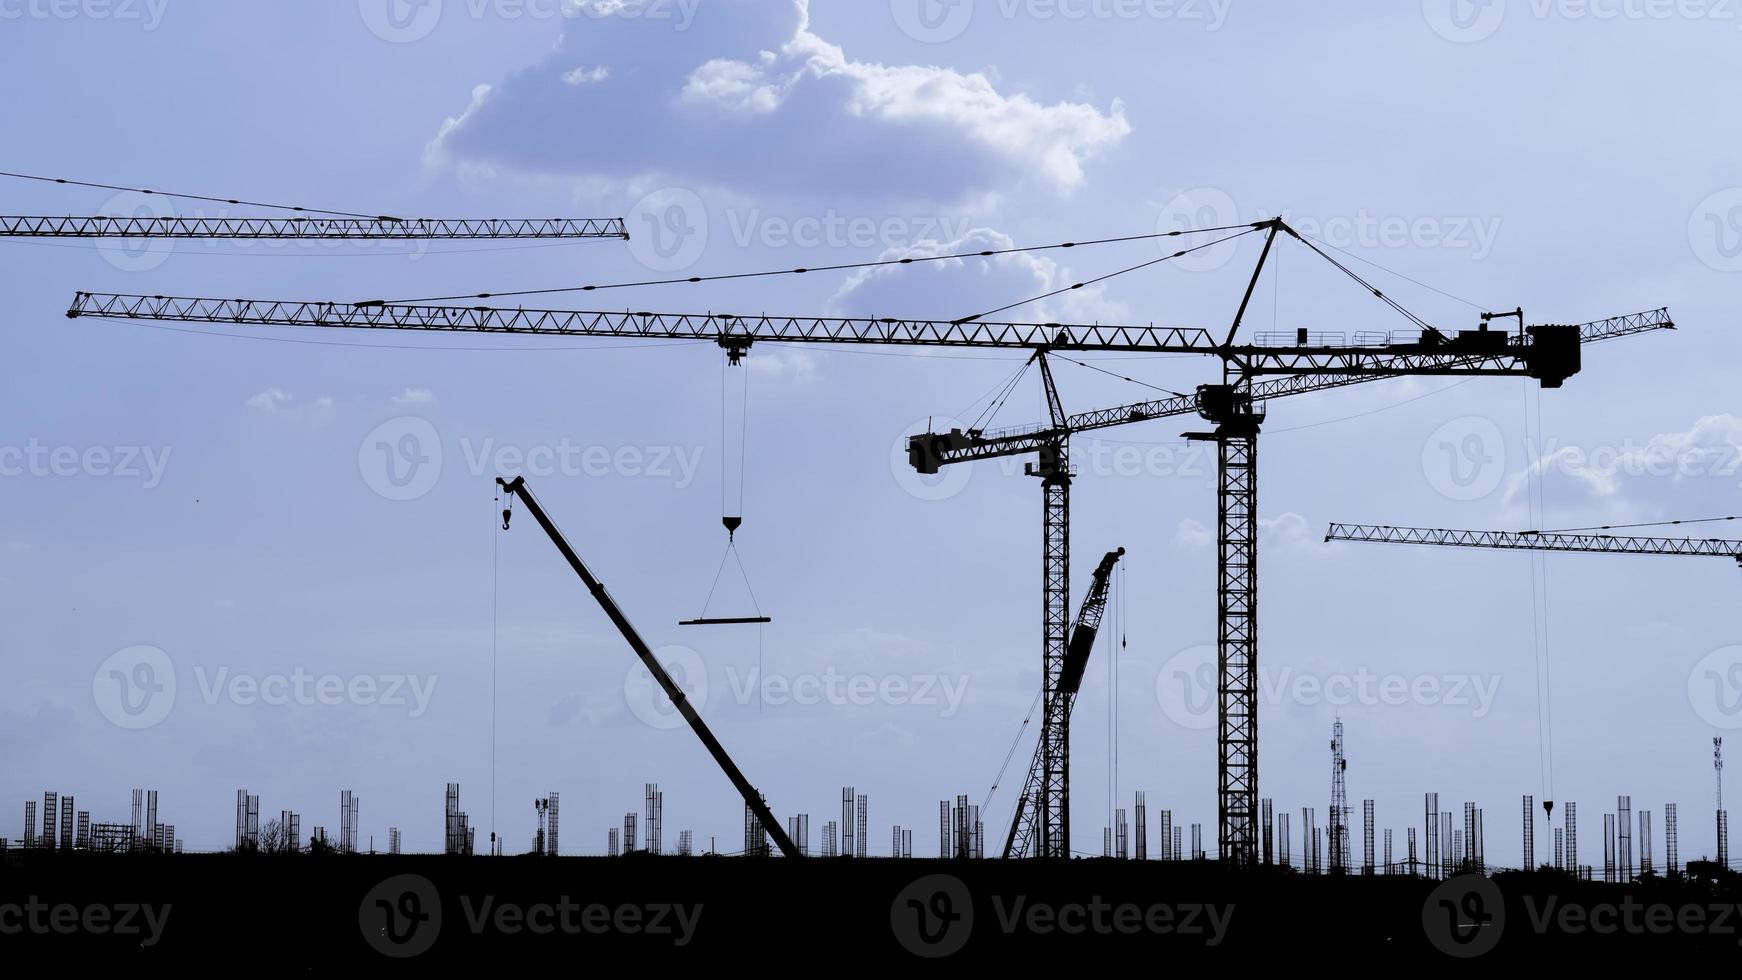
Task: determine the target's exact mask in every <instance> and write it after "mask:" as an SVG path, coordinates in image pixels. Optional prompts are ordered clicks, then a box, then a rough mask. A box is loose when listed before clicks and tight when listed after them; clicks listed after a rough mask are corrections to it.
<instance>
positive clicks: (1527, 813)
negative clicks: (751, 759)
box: [1519, 796, 1536, 871]
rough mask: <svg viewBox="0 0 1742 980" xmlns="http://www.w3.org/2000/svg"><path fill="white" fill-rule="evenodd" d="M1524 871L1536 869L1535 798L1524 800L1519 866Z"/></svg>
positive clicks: (1527, 797) (1528, 797)
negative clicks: (1522, 858)
mask: <svg viewBox="0 0 1742 980" xmlns="http://www.w3.org/2000/svg"><path fill="white" fill-rule="evenodd" d="M1519 867H1520V868H1523V869H1524V870H1526V871H1530V870H1533V869H1534V868H1535V867H1536V797H1534V796H1526V797H1525V798H1524V861H1523V863H1521V864H1520V865H1519Z"/></svg>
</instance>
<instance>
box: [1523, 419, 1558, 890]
mask: <svg viewBox="0 0 1742 980" xmlns="http://www.w3.org/2000/svg"><path fill="white" fill-rule="evenodd" d="M1531 390H1532V387H1531V386H1530V385H1526V387H1525V389H1524V437H1525V448H1526V453H1527V455H1528V456H1532V457H1534V456H1535V449H1534V447H1536V446H1540V445H1541V444H1542V443H1541V441H1540V440H1541V437H1542V432H1541V427H1542V401H1541V395H1540V394H1539V395H1538V397H1537V406H1536V414H1535V416H1534V419H1535V425H1536V432H1535V435H1534V437H1533V435H1532V428H1531V427H1532V419H1533V416H1532V413H1531V407H1530V394H1531ZM1542 469H1543V467H1542V460H1541V459H1540V458H1531V459H1528V460H1527V468H1526V469H1525V474H1524V477H1525V489H1526V497H1525V506H1526V508H1527V509H1528V510H1529V511H1530V518H1531V523H1532V524H1536V525H1539V526H1540V525H1541V524H1542V523H1543V516H1544V511H1545V510H1546V508H1545V506H1544V501H1543V486H1542ZM1529 558H1530V618H1531V634H1530V640H1531V656H1532V660H1533V661H1534V663H1535V673H1536V748H1537V776H1538V779H1539V780H1540V781H1541V785H1542V791H1543V793H1542V802H1543V809H1544V811H1545V812H1549V811H1551V810H1552V807H1553V804H1554V759H1553V732H1552V730H1551V722H1550V708H1549V705H1550V703H1551V696H1550V694H1551V692H1550V679H1551V677H1550V672H1549V661H1548V655H1549V644H1548V636H1549V627H1548V622H1547V619H1548V609H1547V606H1548V569H1547V567H1546V562H1545V556H1544V555H1542V554H1540V553H1536V552H1533V553H1531V554H1530V556H1529ZM1525 857H1526V859H1527V860H1528V861H1530V862H1531V863H1532V864H1534V862H1535V861H1536V856H1535V855H1534V854H1531V855H1525Z"/></svg>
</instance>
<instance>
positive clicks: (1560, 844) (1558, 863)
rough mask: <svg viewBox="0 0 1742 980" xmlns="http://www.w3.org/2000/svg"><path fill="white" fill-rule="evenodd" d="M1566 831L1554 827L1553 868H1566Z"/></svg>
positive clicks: (1557, 869)
mask: <svg viewBox="0 0 1742 980" xmlns="http://www.w3.org/2000/svg"><path fill="white" fill-rule="evenodd" d="M1565 838H1566V831H1564V830H1562V829H1561V828H1559V827H1556V828H1554V868H1555V870H1556V871H1561V870H1564V869H1565V868H1566V851H1565V847H1566V839H1565Z"/></svg>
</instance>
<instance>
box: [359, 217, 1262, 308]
mask: <svg viewBox="0 0 1742 980" xmlns="http://www.w3.org/2000/svg"><path fill="white" fill-rule="evenodd" d="M1236 228H1245V229H1246V230H1247V232H1251V231H1255V230H1257V229H1256V227H1255V226H1253V225H1222V226H1219V227H1214V228H1186V229H1182V230H1180V231H1167V232H1154V233H1151V234H1147V235H1123V236H1120V237H1117V238H1095V239H1090V240H1087V241H1080V242H1059V243H1058V244H1056V245H1018V246H1012V247H1010V248H988V249H977V250H975V251H971V252H952V253H950V254H947V255H913V256H908V257H906V258H900V259H874V260H869V261H865V262H842V263H838V264H835V265H818V266H800V267H799V268H796V269H767V270H763V271H760V272H733V273H724V274H721V275H716V276H682V277H679V278H675V279H643V280H638V281H633V282H612V283H598V284H594V285H589V286H554V287H550V288H546V289H515V290H508V291H498V292H488V293H466V294H464V295H455V296H425V297H420V298H418V299H394V300H379V299H378V300H367V301H365V302H362V303H358V304H357V305H358V306H379V305H382V304H386V303H394V304H398V303H446V302H452V301H457V300H472V299H496V298H498V297H502V296H547V295H551V294H553V293H590V292H594V291H596V290H601V289H631V288H635V287H640V286H677V285H684V284H689V283H703V282H728V281H731V280H736V279H763V278H767V277H769V276H802V275H805V274H807V273H811V272H847V271H851V270H855V269H881V268H885V267H888V266H898V265H918V264H920V263H923V262H948V261H952V260H956V259H975V258H982V259H984V258H994V257H996V256H1000V255H1016V254H1020V253H1025V252H1049V251H1057V250H1059V249H1067V248H1085V247H1088V246H1091V245H1118V244H1123V243H1126V242H1142V241H1154V240H1156V239H1160V238H1177V237H1180V236H1183V235H1206V234H1213V233H1215V232H1220V231H1233V230H1234V229H1236ZM1223 240H1224V241H1226V239H1223ZM1210 244H1212V245H1215V244H1219V243H1218V242H1211V243H1210ZM1193 251H1195V249H1194V250H1193Z"/></svg>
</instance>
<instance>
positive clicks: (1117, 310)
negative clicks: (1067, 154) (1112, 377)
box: [833, 228, 1131, 323]
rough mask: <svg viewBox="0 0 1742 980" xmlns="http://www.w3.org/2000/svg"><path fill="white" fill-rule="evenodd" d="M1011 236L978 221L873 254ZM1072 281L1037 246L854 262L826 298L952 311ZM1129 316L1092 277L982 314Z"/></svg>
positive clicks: (933, 250) (1044, 319)
mask: <svg viewBox="0 0 1742 980" xmlns="http://www.w3.org/2000/svg"><path fill="white" fill-rule="evenodd" d="M1015 244H1016V242H1015V241H1013V240H1012V239H1011V238H1010V236H1008V235H1006V234H1004V233H1003V232H1000V231H996V230H994V229H991V228H977V229H974V230H972V231H970V232H969V233H968V234H967V235H966V236H965V237H963V238H958V239H956V240H954V241H949V242H938V241H922V242H917V243H915V244H913V245H911V246H907V247H905V248H893V249H889V250H887V251H885V252H884V253H883V254H882V255H880V256H879V259H881V260H884V261H888V260H891V259H902V258H919V257H925V256H939V255H959V254H962V253H964V252H980V251H998V250H1001V249H1008V248H1011V247H1012V246H1014V245H1015ZM1075 281H1076V277H1075V276H1073V275H1072V270H1070V269H1068V268H1066V267H1064V266H1061V265H1059V264H1058V263H1057V262H1055V261H1054V260H1053V259H1051V258H1049V257H1047V256H1046V255H1044V254H1041V253H1035V252H1019V253H1015V254H1010V255H994V256H991V257H989V258H981V257H978V256H976V257H973V258H967V259H944V260H942V261H937V262H926V263H923V264H920V265H904V266H882V267H876V268H870V269H861V270H858V271H857V272H855V273H853V274H852V275H851V276H850V277H848V279H847V281H846V282H844V283H842V285H841V288H840V289H839V290H838V291H837V292H836V293H835V295H834V297H833V304H834V307H835V309H836V310H837V311H838V312H840V313H842V314H843V315H848V316H898V317H904V316H913V317H934V318H935V317H949V318H955V317H962V316H973V315H976V314H980V313H985V312H988V311H991V310H995V309H997V308H999V307H1002V306H1007V305H1009V304H1011V303H1016V302H1019V301H1021V300H1026V299H1030V298H1031V297H1035V296H1042V295H1045V294H1047V293H1051V292H1054V291H1057V290H1061V289H1069V287H1070V286H1072V285H1073V284H1074V283H1075ZM1130 316H1131V311H1130V309H1129V308H1128V307H1126V306H1125V304H1123V303H1119V302H1116V301H1113V300H1109V299H1108V298H1107V296H1106V291H1105V289H1104V288H1103V287H1102V286H1100V285H1095V286H1086V287H1084V288H1082V289H1071V290H1070V291H1068V292H1066V293H1064V294H1063V295H1060V296H1056V297H1051V298H1049V299H1045V300H1041V301H1039V302H1035V303H1027V304H1024V305H1021V306H1017V307H1015V308H1014V309H1010V310H1005V311H1002V312H999V313H997V314H995V315H994V316H992V317H990V318H989V319H994V320H1009V321H1014V322H1025V323H1026V322H1040V323H1048V322H1059V323H1065V322H1070V323H1093V322H1102V323H1113V322H1124V321H1127V320H1129V319H1130Z"/></svg>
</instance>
